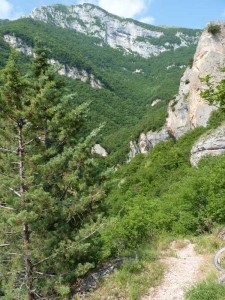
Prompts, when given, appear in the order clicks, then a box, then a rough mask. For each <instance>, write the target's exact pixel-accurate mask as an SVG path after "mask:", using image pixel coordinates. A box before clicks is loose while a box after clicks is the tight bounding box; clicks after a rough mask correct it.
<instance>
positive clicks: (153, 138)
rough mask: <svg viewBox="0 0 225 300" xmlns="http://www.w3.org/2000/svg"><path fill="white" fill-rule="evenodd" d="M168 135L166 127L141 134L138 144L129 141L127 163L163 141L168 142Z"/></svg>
mask: <svg viewBox="0 0 225 300" xmlns="http://www.w3.org/2000/svg"><path fill="white" fill-rule="evenodd" d="M168 138H169V134H168V132H167V129H166V127H163V128H162V129H161V130H159V131H149V132H147V133H146V134H145V133H141V134H140V137H139V139H138V142H135V141H130V152H129V155H128V162H129V161H131V159H132V158H134V157H135V156H136V155H137V154H138V153H142V154H146V153H148V152H149V151H151V150H152V148H153V147H154V146H155V145H156V144H158V143H160V142H162V141H165V140H168Z"/></svg>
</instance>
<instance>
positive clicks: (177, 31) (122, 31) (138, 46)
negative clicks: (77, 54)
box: [29, 3, 200, 58]
mask: <svg viewBox="0 0 225 300" xmlns="http://www.w3.org/2000/svg"><path fill="white" fill-rule="evenodd" d="M29 17H30V18H32V19H34V20H39V21H42V22H45V23H48V24H54V25H56V26H58V27H62V28H69V29H72V30H75V31H77V32H80V33H84V34H86V35H90V36H93V37H97V38H99V40H100V41H101V43H103V44H108V45H109V46H110V47H112V48H118V47H122V49H123V50H124V53H136V54H139V55H141V56H142V57H144V58H148V57H151V56H157V55H160V54H161V53H162V52H165V51H170V50H176V49H178V48H180V47H188V46H190V45H193V44H196V43H197V41H198V38H199V33H200V31H199V30H194V29H186V28H179V27H178V28H163V27H159V26H153V25H149V24H145V23H142V22H139V21H136V20H133V19H130V18H129V19H127V18H121V17H118V16H116V15H113V14H110V13H108V12H107V11H106V10H104V9H102V8H99V7H98V6H95V5H92V4H87V3H86V4H83V5H71V6H64V5H61V4H57V5H52V6H42V7H40V8H36V9H34V10H33V11H32V12H31V13H30V15H29ZM168 40H169V41H168ZM100 46H102V45H101V44H100Z"/></svg>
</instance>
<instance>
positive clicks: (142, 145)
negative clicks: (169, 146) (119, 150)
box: [138, 133, 152, 154]
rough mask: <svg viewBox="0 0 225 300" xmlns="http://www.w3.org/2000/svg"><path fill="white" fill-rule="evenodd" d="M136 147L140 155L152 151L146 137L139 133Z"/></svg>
mask: <svg viewBox="0 0 225 300" xmlns="http://www.w3.org/2000/svg"><path fill="white" fill-rule="evenodd" d="M138 147H139V149H140V153H142V154H146V153H148V152H149V151H150V150H151V149H152V144H151V142H150V141H149V140H148V138H147V135H146V134H144V133H141V135H140V137H139V140H138Z"/></svg>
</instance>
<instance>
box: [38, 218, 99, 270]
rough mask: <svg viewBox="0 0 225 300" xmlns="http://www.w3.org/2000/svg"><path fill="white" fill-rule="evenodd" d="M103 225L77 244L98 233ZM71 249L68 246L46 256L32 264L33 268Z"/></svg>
mask: <svg viewBox="0 0 225 300" xmlns="http://www.w3.org/2000/svg"><path fill="white" fill-rule="evenodd" d="M104 224H105V223H102V224H101V225H100V226H99V227H98V228H97V229H95V230H94V231H92V232H91V233H89V234H88V235H87V236H85V237H84V238H82V239H80V240H79V242H78V243H81V242H83V241H85V240H87V239H88V238H89V237H91V236H92V235H94V234H95V233H96V232H98V231H99V230H100V228H101V227H102V226H103V225H104ZM72 247H73V245H72V246H69V247H67V248H65V249H63V250H61V251H59V252H58V253H55V254H52V255H50V256H48V257H46V258H44V259H42V260H40V261H39V262H37V263H35V264H33V266H34V267H35V266H37V265H40V264H41V263H43V262H45V261H47V260H49V259H53V258H55V257H56V256H57V255H59V254H61V253H64V252H65V251H66V250H69V249H71V248H72Z"/></svg>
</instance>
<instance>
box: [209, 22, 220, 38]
mask: <svg viewBox="0 0 225 300" xmlns="http://www.w3.org/2000/svg"><path fill="white" fill-rule="evenodd" d="M207 31H208V32H209V33H211V34H212V35H215V34H217V33H219V32H220V31H221V28H220V25H219V24H214V23H210V24H209V25H208V26H207Z"/></svg>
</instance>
